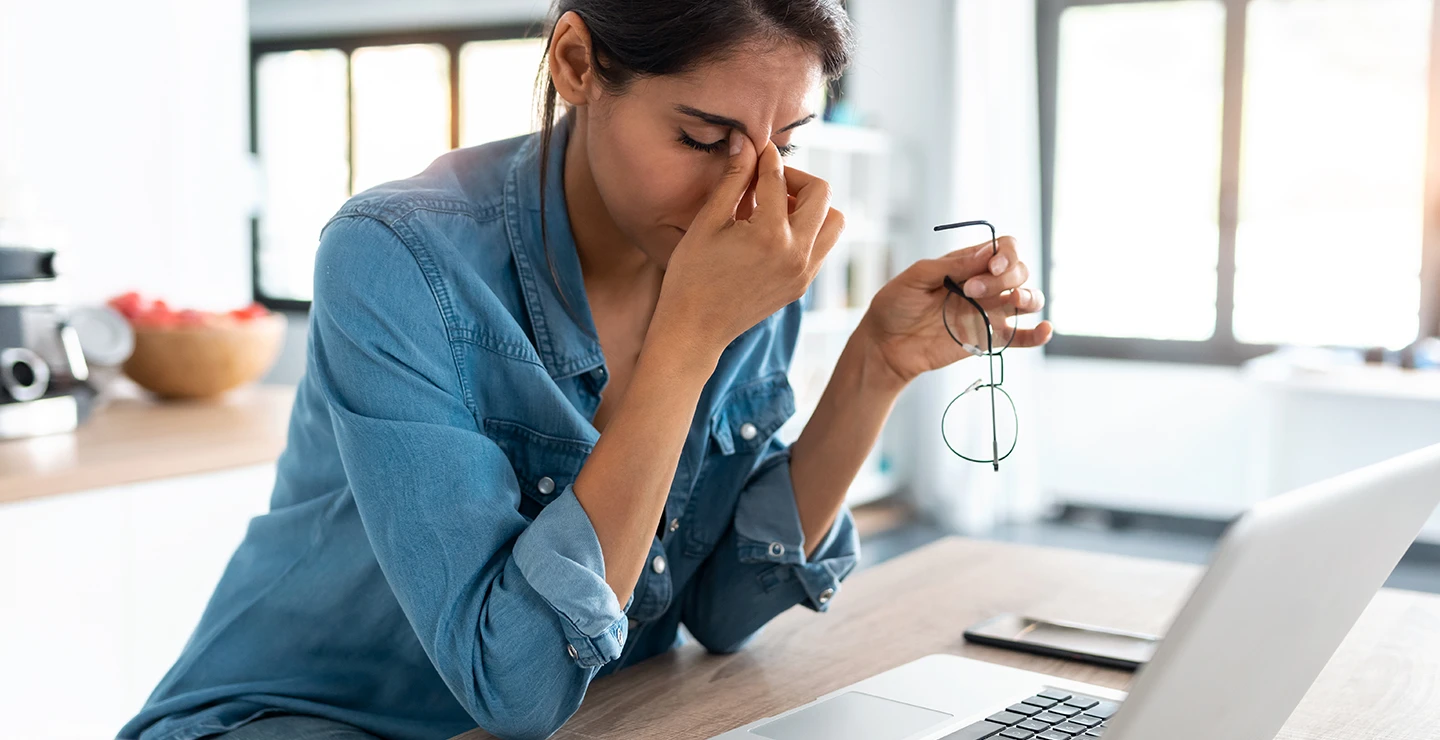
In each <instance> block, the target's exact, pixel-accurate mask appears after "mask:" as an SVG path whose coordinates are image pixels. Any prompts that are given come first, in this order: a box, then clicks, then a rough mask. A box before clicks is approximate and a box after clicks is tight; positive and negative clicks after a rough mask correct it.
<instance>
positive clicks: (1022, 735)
mask: <svg viewBox="0 0 1440 740" xmlns="http://www.w3.org/2000/svg"><path fill="white" fill-rule="evenodd" d="M995 737H1008V738H1010V740H1030V738H1032V737H1035V733H1033V732H1031V731H1029V730H1019V729H1016V728H1014V727H1011V728H1010V729H1008V730H1005V731H1004V732H1001V733H1000V734H999V735H996V736H995Z"/></svg>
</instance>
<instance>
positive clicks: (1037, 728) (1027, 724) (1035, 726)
mask: <svg viewBox="0 0 1440 740" xmlns="http://www.w3.org/2000/svg"><path fill="white" fill-rule="evenodd" d="M1015 726H1016V727H1019V728H1020V729H1022V730H1029V731H1031V732H1044V731H1045V730H1048V729H1050V725H1047V724H1045V723H1044V722H1036V721H1035V720H1033V719H1027V720H1025V721H1024V722H1021V723H1020V724H1018V725H1015Z"/></svg>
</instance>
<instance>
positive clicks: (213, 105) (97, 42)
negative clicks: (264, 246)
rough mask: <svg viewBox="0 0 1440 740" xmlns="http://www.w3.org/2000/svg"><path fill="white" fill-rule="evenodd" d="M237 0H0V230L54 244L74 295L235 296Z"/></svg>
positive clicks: (240, 180)
mask: <svg viewBox="0 0 1440 740" xmlns="http://www.w3.org/2000/svg"><path fill="white" fill-rule="evenodd" d="M245 13H246V6H245V1H244V0H206V1H205V2H193V0H133V1H131V2H123V3H117V2H105V1H103V0H78V1H76V2H64V3H60V2H33V1H29V0H0V218H6V219H7V221H6V223H5V225H4V227H3V231H4V233H5V234H6V235H7V237H9V238H8V239H7V240H14V241H18V240H22V239H23V240H25V241H29V242H32V244H33V245H34V246H45V247H58V248H60V249H61V250H62V252H63V253H64V269H65V270H66V272H67V273H68V281H69V284H70V287H71V289H72V295H74V296H75V298H76V299H78V300H84V301H98V300H102V299H104V298H106V297H108V296H110V295H113V294H115V293H118V292H122V291H124V290H129V289H132V288H133V289H139V290H143V291H148V292H151V293H155V294H158V295H162V296H164V297H166V298H168V299H170V300H171V302H172V303H175V304H186V305H195V306H199V307H213V308H225V307H233V306H235V305H239V304H243V303H246V302H248V301H249V299H250V236H249V233H250V232H249V213H250V210H249V209H250V203H251V202H252V184H253V179H252V176H251V171H250V169H249V164H248V155H247V151H248V149H249V146H248V125H249V123H248V120H249V114H248V107H247V106H248V83H247V75H248V71H247V68H246V67H247V63H248V62H247V60H248V56H249V51H248V45H247V44H248V32H247V28H246V19H245ZM17 219H19V222H18V223H17V222H16V220H17Z"/></svg>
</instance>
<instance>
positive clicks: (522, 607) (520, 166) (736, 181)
mask: <svg viewBox="0 0 1440 740" xmlns="http://www.w3.org/2000/svg"><path fill="white" fill-rule="evenodd" d="M555 11H556V17H557V21H556V23H555V26H554V30H553V32H552V34H551V37H550V43H549V46H548V47H547V51H546V59H545V63H546V69H547V72H548V75H549V80H550V81H549V83H548V84H547V92H546V100H545V106H544V108H545V113H546V115H545V116H544V120H545V121H552V120H554V119H553V116H552V115H551V114H552V112H553V111H554V110H555V109H556V108H555V107H556V105H557V104H558V103H559V102H561V101H563V104H564V105H565V106H566V109H567V115H565V116H564V117H563V118H562V119H561V120H560V121H558V122H556V123H554V124H553V125H547V126H546V127H545V129H544V130H543V131H542V132H541V133H540V134H537V135H533V136H529V137H522V138H519V139H513V140H509V141H503V142H498V143H494V144H488V145H485V146H480V147H474V148H470V149H463V150H459V151H455V152H451V153H449V154H447V155H445V156H443V157H441V158H440V159H439V160H437V161H436V162H435V163H434V164H433V165H432V166H431V167H429V168H428V169H427V170H426V171H425V172H423V173H421V174H420V175H418V176H416V177H414V178H411V179H409V180H405V181H401V182H396V183H390V184H388V185H384V186H380V187H378V188H375V189H373V190H370V191H368V192H365V193H362V194H360V195H358V196H356V197H355V198H353V199H352V200H351V201H350V202H349V203H347V204H346V205H345V206H344V207H343V208H342V209H341V210H340V211H339V213H337V214H336V216H335V217H334V218H333V219H332V220H331V221H330V223H329V224H328V225H327V226H326V228H325V230H324V231H323V233H322V237H321V242H320V250H319V254H318V256H317V258H316V268H315V301H314V306H313V309H312V313H311V325H310V326H311V330H310V346H309V352H308V364H307V371H306V376H305V379H304V381H303V382H302V383H301V385H300V388H299V391H298V396H297V398H296V405H295V409H294V411H293V416H292V420H291V426H290V437H289V444H288V446H287V448H286V450H285V452H284V454H283V455H282V457H281V459H280V463H279V473H278V478H277V481H276V485H275V491H274V494H273V498H272V504H271V511H270V512H269V513H268V514H266V515H264V516H261V517H258V518H256V519H255V520H254V521H253V522H252V524H251V526H250V529H249V531H248V533H247V535H246V538H245V541H244V542H243V544H241V546H240V548H239V550H238V551H237V552H236V554H235V556H234V558H233V560H232V562H231V563H230V566H229V568H228V570H227V571H226V573H225V574H224V577H223V578H222V580H221V582H220V584H219V586H218V588H217V590H216V593H215V595H214V596H213V598H212V600H211V603H210V604H209V607H208V608H207V610H206V612H205V614H204V616H203V618H202V620H201V623H200V625H199V627H198V628H197V630H196V632H195V634H194V636H193V637H192V638H191V640H190V642H189V643H188V644H187V645H186V647H185V650H184V652H183V654H182V655H181V656H180V658H179V660H178V662H177V663H176V665H175V666H174V668H172V669H171V671H170V673H169V674H168V675H167V676H166V677H165V678H164V680H163V681H162V682H161V684H160V685H159V687H158V688H157V689H156V690H155V692H154V694H153V695H152V696H151V698H150V700H149V703H148V704H147V706H146V707H145V708H144V709H143V711H142V712H141V714H140V715H139V716H138V717H137V718H136V719H134V720H133V721H132V722H131V723H130V724H129V725H128V726H127V727H125V728H124V730H122V733H121V735H122V736H123V737H126V738H134V737H142V738H146V739H147V740H160V739H165V740H191V739H193V738H199V737H212V736H223V737H225V738H227V739H228V740H258V739H260V738H296V737H311V736H315V737H327V738H371V737H380V738H406V739H408V738H446V737H450V736H452V735H455V734H458V733H460V732H463V731H465V730H467V729H469V728H472V727H474V726H475V725H476V724H478V725H479V726H481V727H483V728H485V729H486V730H488V731H489V732H491V733H493V734H495V735H497V736H500V737H502V738H543V737H546V736H549V735H550V734H552V733H553V732H554V731H555V730H556V729H557V728H559V727H560V725H561V724H562V723H564V722H565V720H566V719H567V718H569V717H570V715H571V714H572V713H573V712H574V711H575V709H576V708H577V707H578V706H579V704H580V701H581V698H582V697H583V696H584V693H585V689H586V687H587V686H588V685H589V683H590V681H591V680H593V679H594V678H595V677H596V676H598V675H603V674H606V673H610V672H613V671H615V670H618V669H620V668H622V667H624V666H626V665H630V664H633V663H636V662H638V661H641V660H644V659H645V658H647V657H650V656H653V655H656V654H657V653H660V652H663V651H666V650H668V649H670V648H671V647H673V646H674V645H676V644H677V642H678V640H679V638H678V629H679V626H680V625H681V624H683V625H685V627H686V628H687V630H688V631H689V633H690V634H691V635H693V636H694V637H695V639H696V640H698V641H699V642H700V643H701V644H702V645H703V646H704V647H705V648H707V649H709V650H711V651H714V652H718V653H725V652H730V651H734V650H738V649H740V648H741V647H742V646H743V645H744V644H745V643H746V641H747V640H749V639H750V637H751V636H753V635H754V634H755V633H756V631H757V630H759V628H760V627H761V626H762V625H763V624H765V623H766V622H767V621H769V620H770V619H771V618H772V617H774V616H775V615H777V614H779V613H780V612H782V611H784V610H786V609H788V608H790V607H791V606H794V605H796V604H804V605H806V606H808V607H810V608H811V609H815V610H817V611H824V610H825V608H826V605H827V604H828V603H829V602H830V600H831V599H832V598H835V597H836V595H837V592H838V590H839V586H840V580H841V579H842V578H843V577H844V576H845V575H846V574H847V573H849V571H850V570H851V569H852V568H853V566H854V564H855V559H856V543H855V535H854V528H853V525H852V523H851V520H850V517H849V514H848V513H847V512H846V511H845V509H844V506H843V499H844V495H845V491H846V488H847V487H848V485H849V484H850V482H851V480H852V478H853V477H854V475H855V473H856V471H857V470H858V468H859V466H860V464H861V461H862V460H863V459H864V457H865V456H866V453H867V451H868V450H869V448H870V447H871V445H872V444H873V443H874V440H875V438H876V436H877V434H878V433H879V431H880V428H881V425H882V423H883V421H884V419H885V417H886V415H887V414H888V413H889V410H890V408H891V405H892V402H893V401H894V399H895V397H896V394H898V393H899V392H900V390H901V389H902V388H904V387H905V385H906V383H908V382H909V381H910V380H911V379H913V378H914V377H916V376H917V375H919V374H920V373H922V372H924V371H927V370H931V369H933V368H937V367H941V366H943V365H946V364H949V363H951V362H954V361H956V360H958V359H960V358H961V356H962V355H964V354H965V353H964V351H963V350H961V349H960V348H959V347H958V346H957V345H956V344H955V343H954V342H953V341H951V340H950V338H949V337H948V336H946V334H945V330H944V328H943V326H941V323H940V320H939V316H940V305H941V300H942V298H943V295H944V291H943V290H942V288H941V285H942V280H943V279H944V277H945V276H947V275H948V276H951V277H953V278H955V279H956V280H957V281H963V282H964V285H965V290H966V291H967V292H968V293H969V294H970V295H973V296H976V297H977V298H981V299H982V300H983V301H984V302H986V304H987V306H989V307H992V308H993V309H995V310H996V312H997V315H998V314H1001V313H1012V312H1013V311H1014V310H1018V311H1019V312H1033V311H1035V310H1037V309H1038V308H1039V306H1040V297H1039V295H1038V294H1037V293H1035V292H1034V291H1029V290H1024V289H1020V290H1015V289H1016V288H1019V287H1020V286H1021V285H1022V283H1024V281H1025V280H1026V277H1027V272H1026V268H1025V266H1024V265H1023V264H1021V263H1020V261H1019V260H1018V259H1017V258H1016V254H1015V248H1014V244H1013V242H1012V241H1011V240H1008V239H1006V240H1002V241H1001V242H1000V244H1001V249H1000V252H999V254H998V256H996V255H992V253H991V248H990V245H989V243H988V242H987V243H986V244H984V245H981V246H980V247H976V248H972V249H966V250H960V251H958V252H955V253H953V254H950V255H947V256H945V257H942V258H940V259H935V260H923V261H921V262H918V263H916V264H914V265H913V266H911V267H910V268H909V269H907V270H905V271H904V273H902V274H901V275H900V276H898V277H897V278H895V279H894V280H893V281H892V282H891V283H890V284H889V285H887V286H886V287H885V288H884V289H883V290H882V291H880V293H879V295H878V296H877V297H876V298H875V300H874V302H873V304H872V305H871V307H870V309H869V312H868V313H867V314H866V316H865V318H864V320H863V321H862V322H861V324H860V328H859V329H858V330H857V331H856V332H855V334H854V336H853V337H851V339H850V341H849V343H848V345H847V347H846V349H845V351H844V354H843V356H842V357H841V359H840V361H839V364H838V366H837V367H836V368H835V372H834V376H833V378H832V380H831V381H830V385H829V387H828V389H827V390H826V391H825V393H824V396H823V399H822V400H821V401H820V404H819V407H818V409H817V410H816V411H815V413H814V416H813V417H812V419H811V421H810V423H809V424H808V425H807V427H806V428H805V430H804V433H803V434H802V435H801V436H800V438H799V439H798V441H796V443H795V444H794V445H793V447H792V448H788V449H787V448H786V447H785V446H783V445H782V444H780V443H778V442H777V441H776V440H775V438H774V434H775V431H776V429H777V428H778V427H779V426H780V425H781V424H782V423H783V422H784V421H785V420H786V419H787V418H789V417H790V416H791V414H792V413H793V410H794V401H793V397H792V395H791V389H790V386H789V384H788V383H787V382H786V370H787V368H788V366H789V362H790V356H791V354H792V351H793V349H794V346H795V341H796V336H797V333H798V325H799V321H800V308H799V305H798V304H797V302H796V301H797V299H798V298H800V297H801V294H802V293H803V292H804V291H805V290H806V288H807V286H808V285H809V283H810V281H811V279H812V278H813V277H814V275H815V272H816V270H817V269H818V268H819V266H820V264H821V261H822V260H823V259H824V257H825V255H826V253H827V252H829V250H830V249H831V247H832V246H834V244H835V240H836V238H837V237H838V236H839V234H840V231H841V229H842V228H843V220H842V217H841V215H840V214H839V213H838V212H836V211H835V210H833V209H831V208H830V207H829V205H828V197H827V186H826V184H825V183H824V182H822V181H820V180H819V179H817V178H815V177H812V176H810V175H807V174H805V173H803V172H799V171H797V170H794V169H790V168H786V167H784V165H783V163H782V157H783V155H784V153H785V152H786V151H787V150H788V149H789V147H790V143H789V140H790V138H791V136H792V132H793V131H794V129H795V128H796V127H798V126H801V125H804V124H805V123H806V122H808V121H811V120H813V119H814V118H815V114H816V111H814V110H811V109H809V108H807V107H806V99H807V93H808V92H809V91H810V90H812V89H814V88H815V87H816V86H817V85H818V84H820V83H821V82H822V80H823V79H825V78H833V77H835V76H836V75H838V74H839V73H840V72H841V70H842V69H843V67H844V65H845V64H846V62H847V59H848V56H849V51H850V46H851V41H850V30H849V24H848V21H847V20H846V18H845V16H844V14H843V11H842V10H841V9H840V8H839V7H838V4H837V3H836V2H835V0H755V1H753V2H743V3H742V2H720V1H717V0H646V1H644V2H639V1H637V0H560V1H559V2H558V3H557V7H556V8H555ZM542 214H543V215H542ZM1048 333H1049V330H1048V326H1045V325H1042V326H1041V327H1040V328H1039V329H1037V330H1030V331H1025V332H1022V333H1021V334H1020V335H1019V336H1018V337H1017V338H1016V340H1015V342H1014V344H1015V345H1017V346H1027V345H1031V346H1033V345H1037V344H1041V343H1043V342H1044V341H1045V340H1046V339H1047V338H1048ZM971 343H972V344H973V343H976V342H975V339H974V338H972V340H971Z"/></svg>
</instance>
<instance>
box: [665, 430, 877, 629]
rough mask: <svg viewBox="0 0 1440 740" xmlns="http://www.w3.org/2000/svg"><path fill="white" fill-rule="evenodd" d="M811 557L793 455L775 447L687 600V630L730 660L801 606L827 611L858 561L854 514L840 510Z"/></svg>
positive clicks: (769, 450) (753, 477) (742, 496)
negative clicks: (774, 622) (802, 522)
mask: <svg viewBox="0 0 1440 740" xmlns="http://www.w3.org/2000/svg"><path fill="white" fill-rule="evenodd" d="M808 549H809V547H808V543H806V542H805V535H804V531H803V530H802V529H801V526H800V511H799V507H798V506H797V504H796V502H795V488H794V486H793V485H792V483H791V480H790V449H789V447H787V446H784V445H782V444H781V443H779V442H778V441H774V440H772V441H771V443H770V445H769V446H768V448H767V453H766V455H765V456H764V457H763V458H762V460H761V462H760V464H759V465H757V466H756V469H755V472H754V473H753V474H751V476H750V478H749V479H748V480H747V482H746V484H745V487H744V488H743V489H742V490H741V491H740V496H739V499H738V501H737V503H736V507H735V517H734V520H733V521H732V523H731V525H730V526H729V528H727V530H726V532H725V535H724V537H723V538H722V539H721V541H720V543H719V545H718V546H717V547H716V549H715V552H713V553H712V554H711V555H710V556H709V557H708V558H707V559H706V560H705V562H704V563H703V564H702V565H701V569H700V572H699V574H698V575H697V577H696V579H695V583H694V585H693V586H692V588H691V590H690V592H689V593H688V594H687V595H686V599H685V603H684V611H683V613H682V619H683V621H684V622H685V626H686V628H687V629H689V630H690V633H691V634H692V635H694V636H695V639H696V640H699V641H700V643H701V644H702V645H704V646H705V648H706V649H708V650H710V651H712V652H718V653H728V652H733V651H735V650H738V649H740V648H741V647H743V646H744V645H745V644H746V643H747V642H749V641H750V639H751V638H753V637H754V635H755V634H756V633H757V632H758V631H759V630H760V628H761V627H762V626H764V625H765V623H766V622H769V621H770V620H771V619H774V618H775V617H776V616H777V615H779V614H780V613H781V612H783V611H785V610H786V609H789V608H790V607H792V606H795V605H796V604H804V605H805V606H806V607H808V608H810V609H813V610H815V611H825V610H826V609H827V608H828V607H829V605H830V602H831V601H832V600H833V599H834V598H835V596H836V595H837V594H838V593H839V592H840V582H841V581H842V580H844V578H845V577H846V576H847V575H849V574H850V572H851V571H852V570H854V569H855V564H856V562H857V561H858V559H859V551H860V547H859V543H858V541H857V539H856V535H855V523H854V520H853V519H852V517H851V516H850V511H849V510H848V509H847V508H844V507H842V508H841V510H840V513H839V515H838V516H836V518H835V522H834V524H832V525H831V526H830V530H829V531H828V532H827V533H826V534H825V537H824V539H823V540H821V542H820V543H819V545H818V546H817V547H816V548H815V549H814V552H813V553H811V555H810V556H808V557H807V556H806V551H807V550H808Z"/></svg>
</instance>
